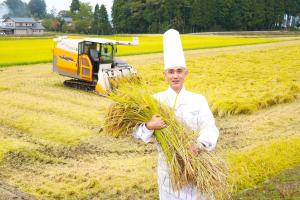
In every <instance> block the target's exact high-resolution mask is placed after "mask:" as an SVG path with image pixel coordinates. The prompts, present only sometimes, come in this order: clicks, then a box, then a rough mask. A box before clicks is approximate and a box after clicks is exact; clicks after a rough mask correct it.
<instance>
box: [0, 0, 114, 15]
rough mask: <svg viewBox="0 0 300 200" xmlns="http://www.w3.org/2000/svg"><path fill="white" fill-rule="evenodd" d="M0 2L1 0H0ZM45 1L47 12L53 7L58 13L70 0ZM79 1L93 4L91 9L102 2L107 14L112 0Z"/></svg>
mask: <svg viewBox="0 0 300 200" xmlns="http://www.w3.org/2000/svg"><path fill="white" fill-rule="evenodd" d="M22 1H23V2H26V3H28V2H29V1H30V0H22ZM0 2H3V1H2V0H0ZM45 2H46V5H47V11H48V12H50V11H51V10H52V8H55V9H56V13H58V11H60V10H68V9H69V8H70V5H71V3H72V0H45ZM80 2H86V3H90V5H91V6H93V11H94V8H95V5H96V4H97V3H98V4H99V6H100V5H101V4H104V5H105V7H106V9H107V12H108V14H109V15H110V13H111V7H112V4H113V0H80Z"/></svg>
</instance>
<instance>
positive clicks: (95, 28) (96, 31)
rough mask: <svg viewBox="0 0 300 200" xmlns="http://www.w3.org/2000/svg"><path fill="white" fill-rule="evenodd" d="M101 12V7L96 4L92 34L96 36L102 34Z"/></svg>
mask: <svg viewBox="0 0 300 200" xmlns="http://www.w3.org/2000/svg"><path fill="white" fill-rule="evenodd" d="M99 11H100V8H99V5H98V4H96V6H95V10H94V19H93V25H92V32H93V33H94V34H97V35H99V34H100V32H99V26H100V25H99V24H100V16H99Z"/></svg>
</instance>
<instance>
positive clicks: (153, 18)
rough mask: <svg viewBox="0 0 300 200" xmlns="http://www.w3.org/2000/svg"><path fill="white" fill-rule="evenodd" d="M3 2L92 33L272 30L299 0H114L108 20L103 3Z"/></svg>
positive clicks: (51, 24)
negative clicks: (59, 6)
mask: <svg viewBox="0 0 300 200" xmlns="http://www.w3.org/2000/svg"><path fill="white" fill-rule="evenodd" d="M4 4H6V5H7V7H8V8H9V10H10V13H9V14H8V16H14V17H26V16H31V17H34V18H38V19H43V25H44V26H45V28H46V29H47V30H51V31H60V32H72V33H84V34H97V35H103V34H112V33H162V32H164V31H165V30H167V29H169V28H175V29H177V30H179V31H180V32H182V33H189V32H201V31H241V30H245V31H254V30H276V29H281V28H282V27H283V24H282V23H283V18H284V15H285V17H286V18H287V19H289V18H290V17H291V16H300V0H114V1H113V6H112V13H111V21H109V17H108V13H107V9H106V7H105V6H104V5H100V6H99V5H98V4H96V6H95V7H94V8H93V7H92V6H91V5H90V4H89V3H84V2H80V0H72V3H71V5H70V6H69V10H62V11H59V12H58V13H56V12H55V10H52V11H51V12H50V13H47V12H46V3H45V1H44V0H30V1H29V3H28V4H27V3H24V2H22V0H5V1H4ZM70 19H71V20H72V22H71V23H69V21H70ZM298 26H299V27H300V20H299V24H298Z"/></svg>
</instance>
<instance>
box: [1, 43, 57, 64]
mask: <svg viewBox="0 0 300 200" xmlns="http://www.w3.org/2000/svg"><path fill="white" fill-rule="evenodd" d="M53 47H54V43H53V40H52V39H51V38H43V39H42V38H39V39H24V38H22V39H14V40H0V66H11V65H25V64H34V63H47V62H51V60H52V52H51V49H52V48H53Z"/></svg>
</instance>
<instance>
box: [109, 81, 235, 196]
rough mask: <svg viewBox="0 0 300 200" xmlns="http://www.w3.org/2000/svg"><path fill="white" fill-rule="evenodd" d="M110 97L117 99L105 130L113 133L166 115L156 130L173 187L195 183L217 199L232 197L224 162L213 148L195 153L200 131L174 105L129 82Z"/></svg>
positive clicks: (117, 134) (121, 134) (120, 134)
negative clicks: (179, 115)
mask: <svg viewBox="0 0 300 200" xmlns="http://www.w3.org/2000/svg"><path fill="white" fill-rule="evenodd" d="M141 88H142V87H141ZM109 98H110V99H112V100H113V101H114V103H113V104H112V105H111V106H110V107H109V109H108V110H107V113H106V116H105V123H104V130H105V133H106V134H109V135H111V136H113V137H116V138H118V137H124V136H130V135H131V134H132V132H133V131H134V129H135V128H136V127H137V126H139V125H141V124H142V123H144V122H146V121H149V120H150V119H151V117H152V116H153V115H160V116H161V117H162V118H163V120H164V121H165V123H166V124H167V128H164V129H161V130H156V131H155V132H154V137H155V139H156V140H157V142H158V143H159V144H160V146H161V148H162V151H163V152H164V155H165V157H166V162H167V164H168V166H169V169H170V178H171V182H172V189H173V190H174V191H178V190H180V189H182V188H184V187H185V186H187V185H189V184H193V185H194V186H196V188H197V190H198V191H199V192H201V193H202V194H204V195H206V196H207V197H210V196H211V195H212V194H214V195H215V196H216V197H217V198H218V199H227V198H229V190H228V185H227V169H226V165H225V162H223V161H222V160H221V159H220V158H219V157H217V155H215V154H214V153H212V152H208V151H201V152H200V154H198V155H195V154H193V153H192V152H191V151H190V150H189V147H190V144H191V143H192V142H193V141H196V137H197V135H196V134H195V133H194V132H193V131H192V130H191V129H189V128H188V127H187V125H185V124H184V123H183V122H181V121H179V120H178V119H176V117H175V114H174V111H173V110H172V109H171V108H169V107H167V106H166V105H163V104H161V103H159V102H158V101H157V100H155V99H154V98H153V97H152V96H151V95H149V93H147V91H145V90H142V89H139V87H137V86H129V85H128V84H127V85H126V87H125V86H121V87H120V88H119V90H118V91H116V92H114V93H112V94H111V95H110V97H109Z"/></svg>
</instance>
